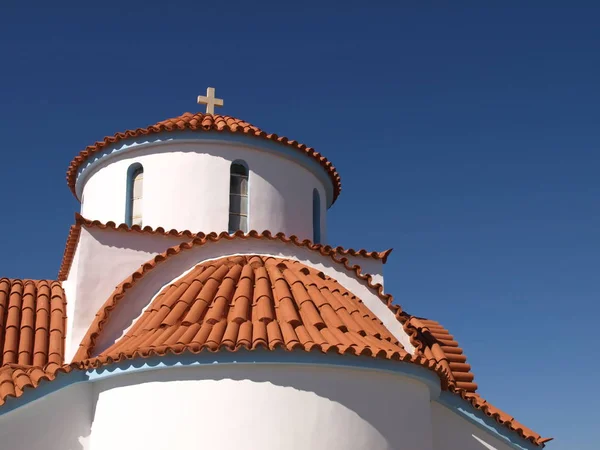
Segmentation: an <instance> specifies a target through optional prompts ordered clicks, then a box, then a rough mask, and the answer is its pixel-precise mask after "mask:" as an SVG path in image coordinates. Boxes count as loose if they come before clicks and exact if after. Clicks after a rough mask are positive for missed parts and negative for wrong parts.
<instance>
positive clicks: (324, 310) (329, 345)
mask: <svg viewBox="0 0 600 450" xmlns="http://www.w3.org/2000/svg"><path fill="white" fill-rule="evenodd" d="M211 269H212V270H211ZM208 271H210V272H211V274H210V276H209V277H208V278H207V277H206V276H203V275H204V274H206V272H208ZM251 280H253V281H254V283H251V282H249V281H251ZM307 282H310V283H311V286H313V288H314V289H316V290H318V291H320V292H321V293H326V294H327V295H325V296H324V298H328V299H329V300H325V301H323V300H322V299H320V301H319V302H314V301H313V299H312V298H311V296H310V294H309V293H308V292H307V291H306V289H305V288H304V286H305V283H307ZM360 303H362V301H361V300H360V299H359V298H357V297H356V296H354V295H353V294H352V293H350V292H348V291H347V290H346V289H344V288H343V287H342V286H341V285H339V284H338V283H337V282H336V281H335V280H333V279H331V278H330V277H328V276H326V275H324V274H323V273H322V272H319V271H317V270H315V269H312V268H309V267H307V266H305V265H303V264H301V263H299V262H297V261H292V260H286V259H279V258H274V257H267V256H231V257H225V258H221V259H218V260H215V261H209V262H205V263H201V264H199V265H197V266H196V267H195V268H194V269H192V270H191V271H190V273H189V274H187V275H186V276H185V277H184V278H182V279H180V280H177V281H175V282H174V283H173V284H172V285H170V286H167V287H166V288H164V289H163V290H162V291H161V292H160V293H159V294H158V295H157V297H156V298H155V299H154V300H153V302H152V303H151V304H150V305H149V307H148V308H147V309H146V310H145V312H144V313H143V314H142V316H141V317H140V318H139V319H138V320H137V321H136V323H134V325H133V326H132V327H131V328H130V330H129V331H128V332H127V333H126V334H125V335H124V336H123V337H122V338H121V339H119V341H118V342H116V343H115V344H114V345H112V346H111V347H109V348H108V349H107V350H105V351H103V352H102V353H101V354H100V355H99V356H98V357H97V358H94V359H93V360H92V362H91V363H90V364H91V365H93V366H95V365H103V364H105V363H107V362H113V361H119V360H122V359H126V358H133V357H138V356H142V357H147V356H150V355H163V354H165V353H166V352H172V353H181V352H183V351H192V352H200V351H202V350H203V349H207V350H210V351H216V350H219V349H222V348H226V349H228V350H231V351H234V350H237V349H239V348H246V349H255V348H257V347H265V348H268V349H275V348H277V347H283V348H285V349H287V350H293V349H303V350H306V351H311V350H313V349H318V350H320V351H323V352H328V351H335V352H338V353H341V354H343V353H351V354H355V355H368V356H373V357H376V356H377V357H382V358H387V359H396V360H412V357H411V356H410V355H409V354H408V353H407V352H406V351H405V350H404V348H403V347H402V345H401V344H400V343H399V342H398V341H397V340H396V339H395V338H394V337H393V336H392V335H391V334H390V333H389V332H388V331H387V329H386V328H385V326H384V325H383V323H382V322H381V321H380V320H379V319H378V318H377V317H376V316H375V315H374V314H373V313H371V312H370V311H369V310H368V309H367V308H364V309H363V311H364V312H365V314H364V315H362V321H361V324H359V323H357V322H355V321H353V320H351V319H350V320H349V319H348V318H349V317H350V313H349V311H348V310H347V306H348V307H351V308H352V307H353V308H352V309H354V310H358V309H359V308H358V305H359V304H360ZM193 310H195V313H193V314H192V311H193ZM344 313H345V314H344ZM366 323H368V324H369V325H370V326H364V324H366Z"/></svg>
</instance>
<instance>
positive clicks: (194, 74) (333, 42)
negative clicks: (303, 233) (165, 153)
mask: <svg viewBox="0 0 600 450" xmlns="http://www.w3.org/2000/svg"><path fill="white" fill-rule="evenodd" d="M35 3H39V5H35ZM58 3H59V4H63V5H66V4H67V3H66V2H58ZM86 3H89V2H72V3H71V6H69V7H66V6H56V2H51V3H48V2H43V3H42V2H17V1H12V0H3V1H2V5H1V6H0V55H1V57H2V64H1V68H0V131H1V133H2V140H1V142H0V151H1V155H2V160H1V166H0V167H1V171H2V175H1V176H0V196H1V205H2V208H1V215H2V220H1V221H0V236H1V245H2V253H3V255H4V256H3V258H1V259H0V275H1V276H9V277H30V278H42V277H49V278H53V277H55V276H56V273H57V270H58V267H59V263H60V260H61V257H62V252H63V248H64V244H65V239H66V236H67V232H68V228H69V226H70V225H71V224H72V223H73V214H74V212H75V211H77V210H78V203H77V202H76V200H75V199H74V198H73V197H72V195H71V193H70V192H69V190H68V188H67V185H66V182H65V179H64V177H65V171H66V168H67V166H68V164H69V162H70V160H71V159H72V158H73V157H74V156H75V155H76V154H77V153H78V152H79V151H80V150H82V149H83V148H84V147H85V146H86V145H89V144H91V143H93V142H95V141H96V140H99V139H101V138H103V137H104V136H105V135H107V134H113V133H115V132H117V131H122V130H124V129H127V128H136V127H140V126H146V125H149V124H152V123H154V122H156V121H158V120H162V119H165V118H167V117H173V116H175V115H178V114H180V113H183V112H185V111H198V110H201V107H200V106H199V105H196V103H195V98H196V96H197V95H198V94H204V93H205V90H206V87H207V86H215V87H216V88H217V95H218V97H222V98H224V99H225V105H226V107H225V108H222V110H221V111H222V112H223V113H224V114H229V115H233V116H236V117H240V118H243V119H245V120H247V121H249V122H251V123H254V124H256V125H258V126H260V127H262V128H263V129H266V130H267V131H272V132H276V133H278V134H283V135H286V136H289V137H292V138H294V139H298V140H300V141H302V142H305V143H307V144H308V145H311V146H313V147H315V148H316V149H317V150H318V151H320V152H322V153H323V154H325V155H326V156H327V157H328V158H329V159H330V160H331V161H333V163H334V164H335V165H336V167H337V168H338V170H339V172H340V174H341V176H342V182H343V192H342V195H341V196H340V198H339V200H338V201H337V203H336V204H335V205H334V207H333V208H332V209H331V210H330V211H329V216H328V218H329V242H330V243H331V244H335V245H343V246H346V247H354V248H361V247H364V248H367V249H374V250H380V249H385V248H388V247H394V249H395V251H394V253H393V254H392V257H391V258H390V260H389V262H388V264H387V266H386V288H387V290H388V291H390V292H391V293H393V294H394V296H395V298H396V300H397V302H399V303H400V304H401V305H402V306H403V308H404V309H405V310H407V311H408V312H410V313H412V314H417V315H423V316H426V317H431V318H434V319H437V320H439V321H440V322H441V323H442V324H444V325H446V326H447V327H448V328H449V329H450V330H451V331H452V332H453V334H454V335H455V336H456V338H457V339H458V341H459V342H460V343H461V345H462V346H463V347H464V349H465V351H466V353H467V356H468V358H469V362H470V363H471V365H472V366H473V369H474V372H475V375H476V380H475V381H476V382H477V383H479V385H480V393H481V394H482V395H483V396H484V397H485V398H487V399H488V400H489V401H490V402H492V403H494V404H496V405H497V406H499V407H501V408H504V409H505V410H506V411H507V412H509V413H510V414H512V415H514V416H515V417H517V418H518V419H519V420H521V421H523V422H524V423H525V424H526V425H527V426H529V427H531V428H533V429H534V430H536V431H538V432H540V433H541V434H543V435H545V436H548V435H550V436H554V437H555V438H556V440H555V441H554V442H552V443H550V444H549V446H548V448H549V449H552V450H559V449H560V450H571V449H592V448H597V446H594V445H593V444H592V441H593V439H594V440H596V444H597V433H596V432H597V426H598V418H599V417H600V412H599V411H600V406H599V405H598V403H600V395H599V393H598V392H599V391H598V379H599V375H598V373H599V372H600V362H599V357H598V351H597V349H598V343H599V341H600V339H599V338H598V330H597V323H598V315H599V313H600V306H599V304H600V274H599V272H600V181H599V177H598V174H599V173H600V131H599V130H600V128H599V127H598V123H599V118H600V111H599V105H600V88H599V80H600V56H599V54H600V53H599V48H600V26H599V25H598V24H599V23H600V9H598V8H597V7H593V6H585V5H584V4H583V3H578V4H577V2H551V1H546V2H514V4H522V3H527V4H528V5H531V6H532V7H529V8H525V7H515V8H508V7H505V6H500V5H505V4H506V2H489V3H494V4H495V5H498V6H490V7H476V6H475V5H477V4H478V3H481V2H474V1H473V2H461V1H458V2H452V7H447V6H446V7H440V6H436V7H434V6H419V7H417V6H413V7H409V6H395V7H384V6H382V5H383V3H382V2H361V3H354V2H344V3H343V5H344V6H342V7H338V8H336V7H334V6H327V7H325V6H324V4H326V3H327V2H322V1H321V2H318V3H314V4H311V3H310V2H295V3H294V4H293V6H292V5H290V4H289V2H273V3H272V4H268V3H267V2H259V3H260V4H256V3H255V2H239V3H236V2H235V1H228V2H171V3H170V4H169V2H165V1H160V2H155V1H145V2H122V3H121V4H122V5H124V4H126V3H127V4H128V5H130V6H127V7H125V6H119V7H115V6H111V5H110V3H107V2H95V3H93V5H94V6H82V5H83V4H86ZM378 3H379V4H378ZM417 3H422V2H410V4H417ZM425 3H428V4H430V3H432V2H425ZM486 3H488V2H486ZM553 3H557V4H558V3H564V4H566V3H568V4H571V5H575V4H577V6H573V7H571V8H564V7H554V6H552V4H553ZM594 3H597V2H589V3H588V5H593V4H594ZM221 4H222V5H223V6H222V7H221V6H219V5H221ZM341 4H342V3H341V2H340V5H341ZM389 4H396V5H398V4H406V5H408V4H409V2H389ZM365 5H367V6H365ZM534 5H537V6H536V7H533V6H534ZM207 195H209V193H207ZM204 231H211V230H204ZM273 231H278V230H273ZM593 436H596V437H593Z"/></svg>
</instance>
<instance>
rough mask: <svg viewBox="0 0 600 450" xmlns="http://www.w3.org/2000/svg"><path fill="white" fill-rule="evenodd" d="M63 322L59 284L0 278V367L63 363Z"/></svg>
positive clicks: (63, 297) (64, 314)
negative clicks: (6, 365)
mask: <svg viewBox="0 0 600 450" xmlns="http://www.w3.org/2000/svg"><path fill="white" fill-rule="evenodd" d="M65 321H66V299H65V293H64V291H63V289H62V287H61V284H60V283H59V282H57V281H52V280H19V279H9V278H0V351H1V352H2V353H1V354H0V366H2V365H5V364H21V365H35V366H43V365H45V364H47V363H54V364H62V363H63V361H64V340H65V329H66V326H65Z"/></svg>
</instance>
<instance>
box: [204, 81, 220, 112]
mask: <svg viewBox="0 0 600 450" xmlns="http://www.w3.org/2000/svg"><path fill="white" fill-rule="evenodd" d="M198 104H200V105H206V114H214V113H215V106H223V99H222V98H216V97H215V88H213V87H209V88H207V89H206V97H205V96H204V95H199V96H198Z"/></svg>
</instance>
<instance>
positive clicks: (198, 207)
mask: <svg viewBox="0 0 600 450" xmlns="http://www.w3.org/2000/svg"><path fill="white" fill-rule="evenodd" d="M238 159H241V160H243V161H245V162H246V163H247V164H248V166H249V169H250V175H249V186H250V188H249V229H250V230H257V231H263V230H270V231H272V232H274V233H277V232H284V233H285V234H286V235H288V236H290V235H297V236H298V237H301V238H303V239H305V238H308V239H311V240H312V238H313V219H312V198H313V197H312V196H313V189H314V188H316V189H318V190H319V193H320V195H321V221H322V233H321V235H322V241H323V242H325V232H326V212H327V209H326V206H325V203H326V201H325V199H326V195H325V188H324V186H323V184H322V183H321V182H320V181H319V179H318V178H317V177H316V176H315V175H314V174H313V173H312V172H310V171H309V170H308V169H306V168H304V167H302V166H301V165H300V164H298V163H296V162H294V161H292V160H291V159H288V158H287V157H284V156H283V155H282V156H277V155H275V154H274V153H270V152H266V151H261V150H260V149H258V148H253V147H249V146H246V145H243V144H239V143H228V142H223V141H197V142H192V143H190V142H169V141H166V142H162V143H160V144H157V145H152V146H148V147H143V148H140V149H130V150H128V151H124V152H122V153H119V154H115V155H111V156H110V157H108V158H107V159H106V161H104V162H101V163H99V164H98V166H97V167H94V168H91V169H90V170H91V172H89V173H87V172H84V174H83V175H82V176H84V177H85V180H84V187H83V197H84V199H85V201H84V203H83V204H82V208H81V211H82V215H83V216H84V217H86V218H89V219H93V220H100V221H101V222H108V221H114V222H116V223H123V222H125V204H126V199H125V198H126V180H127V169H128V168H129V167H130V166H131V164H133V163H140V164H142V166H143V167H144V187H143V190H144V194H143V203H142V205H143V206H142V207H143V225H144V226H145V225H149V226H151V227H153V228H156V227H159V226H161V227H164V228H166V229H176V230H190V231H193V232H200V231H202V232H205V233H210V232H213V231H215V232H221V231H228V220H229V171H230V167H231V163H232V162H233V161H235V160H238Z"/></svg>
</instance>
